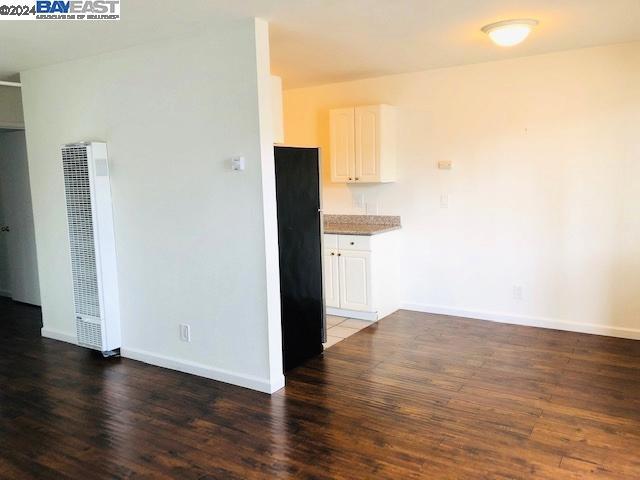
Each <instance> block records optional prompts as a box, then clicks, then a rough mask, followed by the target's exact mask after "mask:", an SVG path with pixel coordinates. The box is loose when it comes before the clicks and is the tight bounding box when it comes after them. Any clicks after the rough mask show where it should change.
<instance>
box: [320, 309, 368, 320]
mask: <svg viewBox="0 0 640 480" xmlns="http://www.w3.org/2000/svg"><path fill="white" fill-rule="evenodd" d="M327 315H335V316H336V317H347V318H356V319H358V320H368V321H369V322H375V321H377V320H378V312H359V311H357V310H345V309H344V308H334V307H327Z"/></svg>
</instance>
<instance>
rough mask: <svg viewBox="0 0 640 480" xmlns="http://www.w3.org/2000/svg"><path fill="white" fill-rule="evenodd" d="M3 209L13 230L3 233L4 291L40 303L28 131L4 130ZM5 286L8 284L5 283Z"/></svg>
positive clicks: (0, 157) (0, 143) (0, 162)
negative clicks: (26, 134) (25, 133)
mask: <svg viewBox="0 0 640 480" xmlns="http://www.w3.org/2000/svg"><path fill="white" fill-rule="evenodd" d="M0 211H2V217H3V220H2V221H0V223H1V224H3V225H8V226H9V228H11V231H10V232H8V233H0V242H3V243H0V257H1V256H3V254H5V253H6V259H5V260H6V265H3V264H4V263H5V262H3V260H2V259H0V271H4V267H5V266H6V267H7V273H8V278H1V277H4V275H3V274H0V282H1V283H0V291H1V290H4V291H5V293H10V296H11V297H12V298H13V299H14V300H16V301H18V302H23V303H30V304H32V305H40V287H39V284H38V263H37V259H36V240H35V232H34V226H33V208H32V206H31V190H30V187H29V166H28V164H27V146H26V143H25V137H24V131H22V130H18V131H12V132H3V131H0ZM2 285H4V287H3V286H2Z"/></svg>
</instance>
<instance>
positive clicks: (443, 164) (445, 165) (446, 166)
mask: <svg viewBox="0 0 640 480" xmlns="http://www.w3.org/2000/svg"><path fill="white" fill-rule="evenodd" d="M452 166H453V163H452V162H451V160H440V161H439V162H438V169H439V170H451V167H452Z"/></svg>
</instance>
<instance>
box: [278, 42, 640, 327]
mask: <svg viewBox="0 0 640 480" xmlns="http://www.w3.org/2000/svg"><path fill="white" fill-rule="evenodd" d="M284 103H285V133H286V142H287V143H288V144H304V145H309V144H319V145H320V146H322V147H323V149H324V159H325V166H326V165H327V163H326V162H328V158H329V155H328V146H329V136H328V110H329V109H330V108H336V107H343V106H350V105H362V104H374V103H389V104H391V105H396V106H398V107H399V109H400V112H399V180H398V182H397V183H394V184H388V185H375V186H365V185H355V186H354V185H349V186H347V185H340V184H332V183H330V178H329V175H328V168H325V179H324V181H325V190H324V202H325V211H326V212H327V213H353V212H359V210H358V209H357V208H354V207H353V203H354V199H355V196H356V195H361V194H364V195H365V200H366V202H368V203H371V204H377V206H378V209H379V212H380V213H384V214H399V215H401V216H402V222H403V225H404V228H403V233H404V258H403V261H402V271H403V279H402V280H403V291H404V300H405V305H406V306H407V307H409V308H413V309H417V310H424V311H432V312H441V313H451V314H458V315H464V316H474V317H478V318H487V319H493V320H502V321H509V322H515V323H524V324H527V323H529V324H534V325H547V326H555V327H559V328H566V329H571V330H582V331H589V332H599V333H605V334H613V335H621V336H631V337H636V338H640V295H639V294H638V292H640V215H639V214H638V206H639V205H640V181H638V179H639V178H640V140H639V139H640V135H639V129H638V126H639V125H640V43H631V44H624V45H615V46H607V47H598V48H589V49H582V50H574V51H567V52H561V53H554V54H549V55H541V56H534V57H527V58H521V59H515V60H507V61H500V62H492V63H484V64H476V65H469V66H462V67H456V68H447V69H439V70H432V71H426V72H421V73H414V74H406V75H396V76H388V77H382V78H376V79H368V80H362V81H354V82H348V83H340V84H332V85H325V86H320V87H315V88H306V89H295V90H289V91H286V92H285V100H284ZM438 160H451V161H452V162H453V170H451V171H446V170H438V169H437V167H436V165H437V162H438ZM441 194H449V195H450V207H449V208H448V209H442V208H440V196H441ZM514 285H520V286H522V289H523V298H522V300H515V299H514V298H513V287H514Z"/></svg>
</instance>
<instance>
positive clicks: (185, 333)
mask: <svg viewBox="0 0 640 480" xmlns="http://www.w3.org/2000/svg"><path fill="white" fill-rule="evenodd" d="M180 340H182V341H183V342H190V341H191V326H190V325H186V324H184V323H182V324H180Z"/></svg>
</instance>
